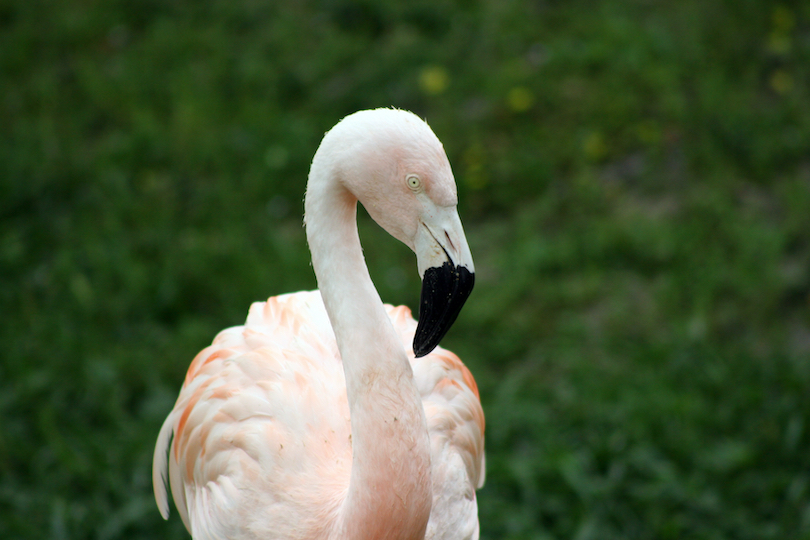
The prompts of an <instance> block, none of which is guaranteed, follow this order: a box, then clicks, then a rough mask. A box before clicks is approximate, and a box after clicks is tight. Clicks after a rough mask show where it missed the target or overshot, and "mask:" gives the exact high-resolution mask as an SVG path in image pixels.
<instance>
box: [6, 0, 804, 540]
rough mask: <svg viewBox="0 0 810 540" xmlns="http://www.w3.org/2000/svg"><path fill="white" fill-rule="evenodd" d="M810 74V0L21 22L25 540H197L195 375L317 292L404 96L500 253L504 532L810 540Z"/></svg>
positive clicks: (10, 204)
mask: <svg viewBox="0 0 810 540" xmlns="http://www.w3.org/2000/svg"><path fill="white" fill-rule="evenodd" d="M808 66H810V5H809V4H807V3H806V2H799V1H793V2H780V3H774V2H766V1H755V0H743V1H739V2H725V1H719V0H712V1H697V0H684V1H681V2H678V3H674V2H667V3H664V2H661V3H659V2H649V1H643V0H632V1H630V0H629V1H626V2H618V1H608V0H601V1H585V0H571V1H569V2H556V1H546V2H517V1H506V2H501V1H495V0H489V1H481V2H472V3H470V2H451V1H447V0H438V1H437V0H433V1H430V2H427V1H422V0H417V1H412V2H408V3H397V2H391V1H383V2H371V1H368V0H363V1H359V0H358V1H349V0H330V1H326V2H288V3H271V2H258V1H253V0H243V1H241V2H234V1H224V0H211V1H196V2H191V1H187V0H174V1H171V2H168V1H159V0H126V1H125V0H107V1H105V2H101V1H97V0H61V1H56V2H44V1H41V0H32V1H29V2H22V1H19V0H17V1H12V0H0V78H1V79H2V85H0V99H1V100H2V101H0V107H2V109H1V110H2V113H1V115H2V121H1V122H0V133H1V134H2V136H1V137H0V279H2V288H0V310H2V314H3V315H2V318H0V320H2V323H0V340H2V341H1V342H2V343H3V345H4V346H3V352H2V355H1V356H2V362H0V427H1V428H2V429H0V537H2V538H10V539H17V538H20V539H23V538H32V539H33V538H37V539H39V538H54V539H62V538H65V539H67V538H98V539H112V538H128V539H130V538H132V539H137V538H186V537H187V536H186V534H185V532H184V530H183V527H182V524H181V523H180V521H179V519H178V518H177V516H176V513H175V514H173V517H172V519H171V520H170V521H169V522H168V523H165V522H163V521H162V520H161V518H160V516H159V514H158V512H157V509H156V507H155V506H154V503H153V501H152V495H151V480H150V467H151V452H152V447H153V444H154V440H155V436H156V434H157V431H158V429H159V426H160V424H161V422H162V420H163V418H165V415H166V414H167V412H168V411H169V409H170V408H171V406H172V403H173V401H174V398H175V396H176V392H177V390H178V388H179V385H180V382H181V380H182V376H183V374H184V371H185V369H186V367H187V365H188V363H189V361H190V360H191V358H192V357H193V356H194V354H195V353H196V352H197V351H198V350H199V349H200V348H202V347H203V346H205V345H206V344H207V343H208V342H210V340H211V339H212V337H213V335H214V334H215V333H216V332H217V331H218V330H219V329H221V328H224V327H226V326H231V325H234V324H239V323H241V322H242V321H243V320H244V317H245V313H246V309H247V306H248V305H249V303H250V302H251V301H255V300H260V299H263V298H265V297H267V296H270V295H274V294H279V293H283V292H288V291H292V290H298V289H306V288H312V287H313V286H314V278H313V276H312V274H311V270H310V269H309V257H308V253H307V251H306V245H305V241H304V236H303V230H302V228H301V218H300V213H301V206H302V205H301V200H302V196H303V190H304V183H305V178H306V172H307V167H308V163H309V160H310V159H311V156H312V154H313V153H314V151H315V148H316V147H317V144H318V142H319V140H320V137H321V135H322V134H323V132H324V131H325V130H327V129H328V128H329V127H331V126H332V125H333V124H334V123H335V122H336V121H337V120H338V119H339V118H341V117H342V116H344V115H346V114H348V113H350V112H352V111H354V110H357V109H363V108H370V107H377V106H397V107H402V108H407V109H411V110H414V111H415V112H417V113H418V114H420V115H421V116H423V117H425V118H427V120H428V121H429V122H430V124H431V125H432V126H433V128H434V130H435V131H436V132H437V134H438V135H439V137H440V138H441V139H442V141H443V142H444V143H445V146H446V148H447V150H448V154H449V156H450V160H451V163H453V166H454V169H455V172H456V176H457V180H458V182H459V187H460V189H459V190H460V197H461V209H460V210H461V214H462V218H463V219H464V221H465V225H466V228H467V233H468V238H469V240H470V243H471V246H472V249H473V253H474V255H475V257H476V268H477V270H478V280H477V281H478V285H477V287H476V291H475V294H474V295H473V297H472V298H471V300H470V302H469V304H468V306H467V307H466V308H465V311H464V313H462V315H461V317H460V318H459V320H458V322H457V324H456V327H455V328H454V330H453V331H452V332H451V334H450V335H449V336H448V337H447V339H446V340H445V345H446V346H448V347H449V348H451V349H453V350H455V351H456V352H458V353H459V354H460V355H461V356H462V358H463V359H464V360H465V362H466V363H467V364H468V365H469V366H470V367H471V369H472V371H473V372H474V374H475V375H476V378H477V380H478V381H479V384H480V387H481V392H482V400H483V402H484V406H485V410H486V413H487V418H488V422H489V423H488V427H487V452H488V455H487V457H488V462H487V463H488V478H487V484H486V486H485V487H484V489H483V490H482V491H481V492H480V493H479V501H480V503H479V504H480V515H481V524H482V536H483V537H484V538H504V539H515V540H517V539H546V538H576V539H581V540H584V539H589V538H595V539H597V538H598V539H610V538H639V539H642V538H643V539H648V538H649V539H652V538H660V539H667V538H701V539H702V538H706V539H730V538H735V539H736V538H739V539H747V538H751V539H763V538H775V539H786V538H810V452H808V448H810V426H809V425H808V423H809V422H810V392H808V390H810V86H809V85H810V74H808ZM361 232H362V235H363V237H364V242H365V246H366V255H367V259H368V261H369V265H370V267H371V271H372V275H373V276H374V277H375V281H376V283H377V285H378V287H379V289H380V290H381V293H382V296H383V298H385V299H386V300H387V301H390V302H392V303H407V304H409V305H411V306H415V305H416V303H417V300H418V296H417V295H418V283H417V279H416V272H415V265H414V261H413V257H412V255H411V254H410V253H408V251H407V249H406V248H404V247H402V246H399V245H397V244H396V243H395V242H394V241H392V240H390V239H388V238H386V235H385V234H384V233H382V232H380V231H379V230H378V229H376V227H375V226H373V225H372V224H370V222H369V220H368V218H366V217H362V218H361Z"/></svg>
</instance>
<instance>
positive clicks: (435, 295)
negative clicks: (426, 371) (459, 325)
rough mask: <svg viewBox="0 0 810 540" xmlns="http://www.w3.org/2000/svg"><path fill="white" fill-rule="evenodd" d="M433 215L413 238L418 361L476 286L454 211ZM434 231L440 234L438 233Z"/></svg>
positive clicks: (433, 344) (442, 332)
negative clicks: (418, 280) (418, 279)
mask: <svg viewBox="0 0 810 540" xmlns="http://www.w3.org/2000/svg"><path fill="white" fill-rule="evenodd" d="M443 214H444V215H441V216H440V215H436V216H432V217H434V219H431V220H430V221H431V222H432V223H431V224H430V225H428V224H427V223H424V222H423V223H422V225H423V227H421V228H420V229H421V230H420V233H419V234H418V236H417V239H416V250H415V251H416V255H417V260H418V264H419V269H420V271H421V273H422V296H421V300H420V302H419V323H418V324H417V327H416V334H415V335H414V338H413V352H414V354H415V355H416V357H417V358H420V357H422V356H425V355H427V354H429V353H430V352H431V351H432V350H433V349H435V348H436V346H437V345H438V344H439V342H440V341H441V340H442V338H443V337H444V335H445V334H446V333H447V331H448V330H450V327H451V326H452V325H453V323H454V322H455V320H456V318H457V317H458V314H459V313H460V312H461V308H462V306H464V302H466V301H467V298H468V297H469V296H470V293H471V292H472V289H473V285H474V284H475V268H474V266H473V262H472V255H471V254H470V248H469V246H468V245H467V239H466V238H465V236H464V229H463V228H462V227H461V220H459V218H458V214H457V213H456V211H455V208H453V209H452V212H447V213H443ZM434 231H442V232H441V234H437V233H436V232H434Z"/></svg>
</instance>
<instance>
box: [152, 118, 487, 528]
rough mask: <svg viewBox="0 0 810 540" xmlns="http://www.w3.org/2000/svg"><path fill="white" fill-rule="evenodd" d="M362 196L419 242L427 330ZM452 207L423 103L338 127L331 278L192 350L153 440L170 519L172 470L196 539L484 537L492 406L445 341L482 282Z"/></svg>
mask: <svg viewBox="0 0 810 540" xmlns="http://www.w3.org/2000/svg"><path fill="white" fill-rule="evenodd" d="M386 145H387V146H386ZM392 154H394V158H393V161H391V158H390V156H391V155H392ZM355 197H356V198H355ZM358 199H359V200H360V201H361V202H364V204H365V205H366V207H367V208H368V209H369V211H370V213H371V214H372V216H373V217H375V219H376V220H377V221H378V223H380V224H381V225H383V227H385V228H386V230H388V231H389V232H390V233H391V234H393V235H394V236H396V237H397V238H399V239H400V240H402V241H403V242H405V243H406V244H407V245H409V246H410V247H411V248H412V249H414V251H415V253H416V254H417V259H418V263H419V264H418V266H419V268H420V273H422V274H423V276H424V277H423V301H422V308H425V313H426V315H424V316H423V317H420V322H419V324H418V325H417V322H416V321H415V320H414V319H413V318H412V317H411V312H410V310H409V309H408V308H407V307H404V306H400V307H393V306H390V305H387V304H383V303H382V302H381V301H380V299H379V296H378V295H377V293H376V289H374V287H373V284H372V282H371V279H370V277H369V276H368V271H367V268H366V267H365V263H364V261H363V258H362V251H361V249H360V245H359V238H358V237H357V231H356V219H355V207H356V202H357V200H358ZM455 205H456V201H455V183H454V181H453V178H452V173H450V169H449V164H448V163H447V158H446V156H445V155H444V151H443V149H442V148H441V144H440V143H439V142H438V139H436V138H435V135H433V133H432V131H430V129H429V128H428V127H427V124H424V122H422V121H421V120H419V119H418V118H417V117H415V116H414V115H412V114H410V113H407V112H405V111H396V110H389V109H385V110H376V111H364V112H361V113H356V114H355V115H351V116H349V117H347V118H346V119H344V120H343V121H342V122H341V123H339V124H338V125H337V126H336V127H335V128H333V130H332V131H330V132H329V133H327V135H326V136H325V138H324V141H323V142H322V143H321V147H320V148H319V150H318V153H316V156H315V159H314V160H313V166H312V170H311V172H310V180H309V184H308V189H307V199H306V207H307V216H306V222H307V223H306V224H307V237H308V240H309V243H310V249H311V251H312V256H313V268H314V270H315V273H316V276H317V278H318V282H319V285H320V290H318V291H311V292H298V293H292V294H286V295H282V296H276V297H272V298H270V299H268V300H267V301H266V302H257V303H254V304H253V305H252V306H251V307H250V311H249V314H248V317H247V321H246V323H245V324H244V326H237V327H233V328H228V329H226V330H223V331H222V332H220V333H219V335H217V337H216V338H215V339H214V341H213V343H212V344H211V345H210V346H208V347H206V348H205V349H203V350H202V351H201V352H200V353H199V354H198V355H197V356H196V357H195V358H194V360H193V361H192V363H191V366H190V367H189V370H188V373H187V374H186V378H185V381H184V383H183V386H182V389H181V390H180V395H179V397H178V399H177V402H176V404H175V406H174V409H173V410H172V411H171V412H170V413H169V416H168V417H167V418H166V421H165V422H164V424H163V427H162V428H161V430H160V434H159V435H158V441H157V444H156V447H155V454H154V462H153V485H154V490H155V498H156V500H157V504H158V507H159V509H160V512H161V514H162V515H163V517H164V518H166V517H167V516H168V514H169V501H168V493H167V490H166V484H167V481H168V483H169V484H170V487H171V492H172V496H173V498H174V501H175V505H176V506H177V508H178V511H179V513H180V516H181V518H182V520H183V523H184V524H185V525H186V528H187V529H188V530H189V532H190V533H191V535H192V537H193V538H194V539H195V540H225V539H228V540H248V539H256V540H258V539H263V540H266V539H271V538H275V539H333V540H338V539H340V540H374V539H392V540H416V539H421V538H428V539H431V540H440V539H441V540H450V539H475V538H478V516H477V502H476V496H475V490H476V489H477V488H478V487H480V486H481V485H482V484H483V482H484V449H483V447H484V439H483V435H484V414H483V411H482V409H481V404H480V401H479V397H478V389H477V386H476V383H475V380H474V379H473V377H472V375H471V374H470V372H469V370H468V369H467V368H466V367H465V366H464V364H463V363H462V362H461V361H460V360H459V358H458V357H457V356H456V355H455V354H453V353H451V352H450V351H447V350H445V349H442V348H441V347H437V346H436V345H437V344H438V341H439V340H440V339H441V336H442V335H444V332H445V331H446V330H447V328H449V326H450V325H451V324H452V322H453V321H454V320H455V317H456V315H457V314H458V311H459V310H460V309H461V305H463V303H464V300H465V299H466V296H467V295H468V294H469V291H470V290H471V289H472V282H473V281H472V279H473V275H472V272H473V265H472V258H471V256H470V254H469V248H468V246H467V243H466V239H465V238H464V233H463V229H462V228H461V223H460V221H459V220H458V215H457V213H456V209H455ZM348 276H351V279H349V278H348ZM436 299H438V300H436ZM436 306H438V307H436ZM422 308H420V311H421V309H422ZM411 342H413V346H412V345H411ZM417 344H418V347H417ZM414 350H417V353H416V354H414ZM430 351H432V352H430Z"/></svg>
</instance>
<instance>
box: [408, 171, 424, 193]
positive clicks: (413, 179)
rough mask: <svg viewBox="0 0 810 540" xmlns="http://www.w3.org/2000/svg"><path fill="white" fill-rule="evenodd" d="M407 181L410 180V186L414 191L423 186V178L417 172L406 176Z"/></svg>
mask: <svg viewBox="0 0 810 540" xmlns="http://www.w3.org/2000/svg"><path fill="white" fill-rule="evenodd" d="M405 181H406V182H408V187H409V188H411V190H412V191H419V189H420V188H421V187H422V180H421V179H420V178H419V177H418V176H416V175H415V174H409V175H408V176H407V177H406V178H405Z"/></svg>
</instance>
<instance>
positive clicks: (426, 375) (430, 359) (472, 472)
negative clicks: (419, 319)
mask: <svg viewBox="0 0 810 540" xmlns="http://www.w3.org/2000/svg"><path fill="white" fill-rule="evenodd" d="M386 308H387V309H388V312H389V316H390V317H391V320H392V322H393V323H394V327H395V328H396V329H397V331H398V332H399V334H400V338H401V339H402V341H403V343H404V344H405V348H406V349H408V350H409V356H410V358H411V366H412V367H413V373H414V379H415V380H416V384H417V387H418V388H419V391H420V393H421V394H422V404H423V406H424V408H425V415H426V416H427V422H428V430H429V432H430V444H431V466H432V468H431V475H432V479H433V506H432V508H431V512H430V521H429V522H428V528H427V533H426V535H425V538H426V539H431V540H445V539H447V540H449V539H461V538H464V539H474V538H478V503H477V500H476V497H475V490H476V489H478V488H480V487H482V486H483V485H484V476H485V463H484V462H485V458H484V411H483V409H482V408H481V401H480V398H479V395H478V386H477V385H476V383H475V379H474V378H473V376H472V374H471V373H470V371H469V370H468V369H467V367H466V366H465V365H464V364H463V363H462V362H461V360H460V359H459V358H458V356H456V355H455V354H453V353H452V352H450V351H448V350H446V349H443V348H441V347H437V348H436V349H435V350H434V351H433V352H432V353H430V354H428V355H427V356H424V357H422V358H414V356H413V351H412V350H411V343H412V342H413V335H414V332H415V331H416V321H414V320H413V317H412V316H411V311H410V310H409V309H408V308H407V307H405V306H399V307H393V306H386Z"/></svg>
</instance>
